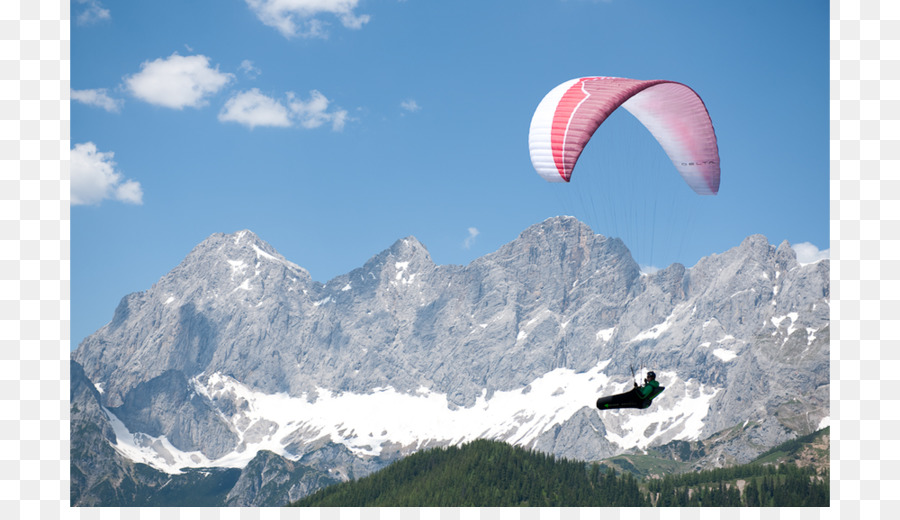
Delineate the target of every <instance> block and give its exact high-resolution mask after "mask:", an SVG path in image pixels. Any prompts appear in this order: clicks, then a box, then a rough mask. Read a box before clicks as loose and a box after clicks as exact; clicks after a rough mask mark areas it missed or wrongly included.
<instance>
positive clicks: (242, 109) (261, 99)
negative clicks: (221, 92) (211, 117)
mask: <svg viewBox="0 0 900 520" xmlns="http://www.w3.org/2000/svg"><path fill="white" fill-rule="evenodd" d="M219 121H232V122H235V123H240V124H242V125H244V126H247V127H249V128H250V129H253V128H255V127H257V126H280V127H287V126H291V119H290V114H289V113H288V109H287V108H286V107H285V106H284V105H283V104H281V102H279V101H278V100H275V99H272V98H270V97H268V96H266V95H265V94H262V93H260V91H259V89H256V88H254V89H251V90H248V91H246V92H240V93H238V94H236V95H235V96H233V97H232V98H231V99H229V100H228V101H226V102H225V106H224V107H223V108H222V111H221V112H219Z"/></svg>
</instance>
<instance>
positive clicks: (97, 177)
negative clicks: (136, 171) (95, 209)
mask: <svg viewBox="0 0 900 520" xmlns="http://www.w3.org/2000/svg"><path fill="white" fill-rule="evenodd" d="M69 164H70V167H71V175H72V177H71V191H72V195H71V196H72V204H73V205H96V204H100V202H102V201H103V200H105V199H113V200H118V201H121V202H125V203H128V204H143V197H144V194H143V191H142V190H141V184H140V183H139V182H137V181H133V180H123V175H122V174H121V173H120V172H118V171H116V163H115V162H113V152H100V151H98V150H97V146H96V145H95V144H94V143H92V142H87V143H81V144H76V145H75V147H74V148H72V151H71V156H70V163H69Z"/></svg>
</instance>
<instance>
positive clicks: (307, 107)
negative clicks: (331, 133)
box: [288, 90, 349, 131]
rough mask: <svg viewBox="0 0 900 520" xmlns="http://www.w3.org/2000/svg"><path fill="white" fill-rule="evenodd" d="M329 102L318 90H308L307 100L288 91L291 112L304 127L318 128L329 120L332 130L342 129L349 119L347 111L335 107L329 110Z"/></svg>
mask: <svg viewBox="0 0 900 520" xmlns="http://www.w3.org/2000/svg"><path fill="white" fill-rule="evenodd" d="M329 104H330V101H328V98H326V97H325V96H324V95H322V93H321V92H319V91H318V90H311V91H310V92H309V100H308V101H303V100H302V99H299V98H297V97H296V95H295V94H294V93H293V92H289V93H288V106H289V107H290V109H291V113H292V114H293V116H294V117H295V118H296V119H297V121H298V122H299V123H300V125H301V126H303V127H304V128H318V127H320V126H322V125H323V124H325V123H329V122H330V123H331V128H332V129H333V130H335V131H340V130H343V128H344V124H345V123H346V122H347V121H348V120H349V117H348V115H347V111H346V110H341V109H335V110H332V111H331V112H329V111H328V105H329Z"/></svg>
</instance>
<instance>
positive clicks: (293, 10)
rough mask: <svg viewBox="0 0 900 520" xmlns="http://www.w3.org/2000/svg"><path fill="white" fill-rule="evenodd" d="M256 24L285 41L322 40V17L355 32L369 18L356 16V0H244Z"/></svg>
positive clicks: (323, 32) (324, 31)
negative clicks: (337, 22)
mask: <svg viewBox="0 0 900 520" xmlns="http://www.w3.org/2000/svg"><path fill="white" fill-rule="evenodd" d="M246 2H247V5H248V6H249V7H250V10H251V11H253V13H254V14H255V15H256V16H257V18H259V20H260V21H261V22H262V23H264V24H266V25H268V26H269V27H273V28H275V29H277V30H278V32H280V33H281V34H282V35H284V36H285V37H286V38H291V37H294V36H301V37H305V38H325V37H327V35H328V33H327V31H326V27H327V26H328V23H327V22H325V21H323V20H322V19H321V16H322V15H328V16H333V17H335V18H337V19H338V20H339V21H340V23H341V25H343V26H344V27H346V28H348V29H359V28H361V27H362V26H363V25H365V24H366V23H367V22H368V21H369V15H367V14H363V15H357V14H356V13H355V12H354V11H355V10H356V7H357V4H359V0H246Z"/></svg>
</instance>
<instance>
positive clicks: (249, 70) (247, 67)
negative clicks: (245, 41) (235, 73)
mask: <svg viewBox="0 0 900 520" xmlns="http://www.w3.org/2000/svg"><path fill="white" fill-rule="evenodd" d="M240 70H241V72H243V73H244V74H246V75H247V77H249V78H250V79H256V78H257V77H258V76H259V75H260V74H262V71H261V70H259V69H258V68H256V67H255V66H254V65H253V62H252V61H250V60H244V61H242V62H241V66H240Z"/></svg>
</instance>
